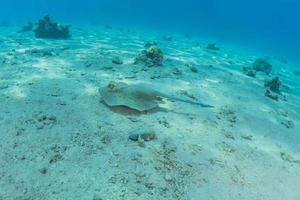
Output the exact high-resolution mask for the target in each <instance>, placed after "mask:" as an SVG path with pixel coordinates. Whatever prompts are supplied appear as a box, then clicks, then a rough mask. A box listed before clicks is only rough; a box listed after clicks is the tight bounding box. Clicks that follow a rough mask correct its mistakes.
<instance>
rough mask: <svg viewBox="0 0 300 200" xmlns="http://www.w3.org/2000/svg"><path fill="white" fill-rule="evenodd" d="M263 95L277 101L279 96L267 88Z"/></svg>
mask: <svg viewBox="0 0 300 200" xmlns="http://www.w3.org/2000/svg"><path fill="white" fill-rule="evenodd" d="M265 96H266V97H268V98H270V99H273V100H275V101H278V99H279V96H278V95H277V94H275V93H274V92H272V91H271V90H270V89H269V88H268V89H267V90H266V92H265Z"/></svg>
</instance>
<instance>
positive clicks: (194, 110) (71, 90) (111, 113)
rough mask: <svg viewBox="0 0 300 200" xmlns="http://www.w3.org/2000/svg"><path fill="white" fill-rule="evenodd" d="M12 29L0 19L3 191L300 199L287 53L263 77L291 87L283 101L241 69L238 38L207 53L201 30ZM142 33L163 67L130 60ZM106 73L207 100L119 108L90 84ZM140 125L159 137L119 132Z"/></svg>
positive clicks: (17, 194)
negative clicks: (48, 33)
mask: <svg viewBox="0 0 300 200" xmlns="http://www.w3.org/2000/svg"><path fill="white" fill-rule="evenodd" d="M16 30H17V28H0V40H1V41H2V42H0V94H1V95H0V102H1V104H0V136H1V140H0V199H1V200H2V199H3V200H6V199H7V200H10V199H14V200H23V199H33V200H35V199H45V200H48V199H49V200H52V199H66V200H71V199H72V200H73V199H80V200H93V199H94V200H100V199H103V200H116V199H129V200H134V199H149V200H150V199H151V200H152V199H159V200H160V199H165V200H171V199H179V200H185V199H186V200H200V199H205V200H220V199H222V200H235V199H236V200H241V199H243V200H248V199H249V200H254V199H256V200H260V199H263V200H283V199H287V200H296V199H300V190H299V188H300V178H299V177H300V146H299V144H300V135H299V134H300V117H299V113H300V88H299V80H300V77H296V76H294V75H293V73H292V71H289V70H288V69H289V66H287V64H282V63H280V62H279V61H277V60H275V59H273V60H272V63H273V64H274V71H273V74H272V76H275V75H276V74H279V75H280V78H281V79H282V81H283V83H284V85H285V86H288V88H287V87H284V88H283V89H282V91H283V95H284V96H286V99H287V101H283V100H280V101H278V102H275V101H273V100H271V99H268V98H266V97H265V96H264V91H265V89H264V86H263V83H264V79H265V78H266V76H265V75H264V74H261V73H259V74H258V75H257V77H256V78H250V77H247V76H246V75H244V74H243V71H242V68H243V67H244V66H251V63H252V62H253V61H254V59H255V58H256V56H257V55H253V54H251V55H250V54H249V55H247V54H245V52H242V51H243V50H242V49H229V48H227V47H226V46H222V44H219V45H220V47H221V51H219V52H217V53H213V52H209V51H207V50H205V45H206V44H207V43H208V42H210V41H200V47H195V46H194V44H195V43H196V41H195V39H193V38H192V39H188V38H185V37H183V36H174V41H172V42H167V41H164V40H163V39H162V34H150V33H149V34H145V33H143V32H137V31H128V30H117V29H116V30H104V29H100V28H99V29H97V28H92V27H87V28H85V29H76V28H74V29H73V39H72V40H66V41H52V40H36V39H34V37H33V35H32V34H30V33H28V34H23V35H21V34H17V33H15V32H16ZM149 41H158V42H159V45H160V46H161V47H162V49H163V50H164V52H165V55H166V60H165V62H164V66H162V67H154V68H148V67H145V66H142V65H133V64H132V62H133V59H134V57H135V56H136V55H137V54H138V53H139V52H140V51H141V50H142V49H143V46H144V44H145V43H146V42H149ZM34 48H37V49H39V50H43V51H45V49H46V51H47V52H50V53H51V52H52V54H53V55H52V56H44V55H43V53H42V52H40V53H30V52H28V50H32V49H34ZM49 49H50V50H49ZM239 52H240V53H239ZM114 56H119V57H120V58H122V59H123V60H124V64H123V65H115V64H112V58H113V57H114ZM187 64H188V65H190V66H194V67H196V68H197V69H198V73H193V72H192V71H191V70H190V68H189V67H188V66H187ZM209 65H212V66H209ZM112 80H115V81H124V82H127V83H139V82H143V83H147V84H151V85H152V86H153V88H155V89H158V90H160V91H163V92H164V93H166V94H169V95H172V96H176V97H180V98H185V99H189V98H188V97H187V96H186V95H184V92H185V93H188V95H193V96H194V97H196V98H197V99H199V101H201V102H205V103H208V104H212V105H214V106H215V108H212V109H210V108H201V107H197V106H194V105H189V104H184V103H180V102H168V103H167V104H164V105H162V107H164V108H165V109H164V110H162V111H158V112H151V113H148V114H143V115H134V114H130V115H128V114H124V113H120V112H116V110H112V109H110V108H108V107H106V106H105V105H104V104H103V103H101V102H100V99H101V97H100V94H99V93H98V88H99V87H103V86H105V84H107V83H108V82H109V81H112ZM288 121H291V122H292V123H293V124H294V127H290V128H287V127H286V126H284V125H283V124H282V123H287V122H288ZM145 131H155V132H156V134H157V137H158V138H157V140H154V141H150V142H145V143H144V146H143V144H139V143H138V142H134V141H130V140H129V139H128V136H129V135H130V134H131V133H143V132H145Z"/></svg>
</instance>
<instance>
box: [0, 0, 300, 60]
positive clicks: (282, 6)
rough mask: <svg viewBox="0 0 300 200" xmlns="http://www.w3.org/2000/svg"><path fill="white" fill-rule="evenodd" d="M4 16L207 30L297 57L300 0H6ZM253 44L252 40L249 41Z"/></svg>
mask: <svg viewBox="0 0 300 200" xmlns="http://www.w3.org/2000/svg"><path fill="white" fill-rule="evenodd" d="M1 4H2V5H1V7H0V21H8V22H11V23H20V22H24V21H27V20H36V19H38V18H39V17H40V16H42V15H44V14H45V13H48V14H51V15H52V16H53V17H55V18H58V19H60V20H64V21H67V22H73V23H76V22H81V23H82V22H83V23H93V24H97V23H99V24H115V25H121V26H125V27H126V26H129V25H133V26H145V27H148V28H149V27H150V28H153V29H163V30H168V31H180V32H184V33H187V34H201V35H205V36H210V37H212V38H216V39H220V40H222V41H227V42H229V43H239V44H241V45H245V46H253V47H256V48H260V49H262V50H263V51H266V52H272V53H273V54H274V55H276V56H282V57H288V58H292V59H297V57H298V54H299V52H300V51H299V46H300V37H299V35H300V12H299V10H300V2H299V1H297V0H275V1H274V0H263V1H261V0H253V1H240V0H230V1H221V0H219V1H217V0H185V1H181V0H172V1H171V0H166V1H161V0H151V1H140V0H85V1H84V2H83V1H80V0H43V1H41V0H28V1H21V0H6V1H1ZM249 44H251V45H249Z"/></svg>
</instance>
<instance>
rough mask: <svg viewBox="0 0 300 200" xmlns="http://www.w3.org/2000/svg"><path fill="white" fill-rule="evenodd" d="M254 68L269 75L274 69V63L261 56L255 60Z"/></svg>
mask: <svg viewBox="0 0 300 200" xmlns="http://www.w3.org/2000/svg"><path fill="white" fill-rule="evenodd" d="M253 69H254V70H256V71H260V72H265V73H266V74H267V75H269V74H270V73H271V71H272V65H271V64H270V63H269V62H268V61H267V60H266V59H263V58H259V59H256V60H255V61H254V63H253Z"/></svg>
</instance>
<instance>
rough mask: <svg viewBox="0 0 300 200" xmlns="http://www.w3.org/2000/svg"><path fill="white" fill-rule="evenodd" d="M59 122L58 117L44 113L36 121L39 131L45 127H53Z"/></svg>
mask: <svg viewBox="0 0 300 200" xmlns="http://www.w3.org/2000/svg"><path fill="white" fill-rule="evenodd" d="M56 122H57V120H56V117H55V116H53V115H49V116H47V115H45V114H43V113H39V114H38V115H37V116H36V117H35V120H34V123H35V126H36V128H37V129H39V130H41V129H44V127H45V126H50V125H53V124H55V123H56Z"/></svg>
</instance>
